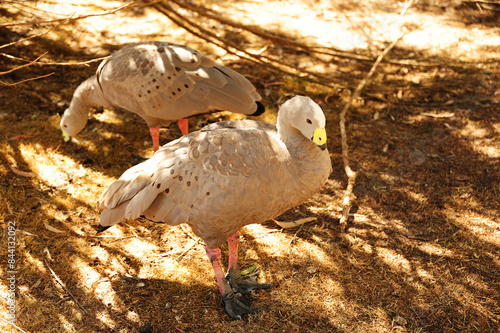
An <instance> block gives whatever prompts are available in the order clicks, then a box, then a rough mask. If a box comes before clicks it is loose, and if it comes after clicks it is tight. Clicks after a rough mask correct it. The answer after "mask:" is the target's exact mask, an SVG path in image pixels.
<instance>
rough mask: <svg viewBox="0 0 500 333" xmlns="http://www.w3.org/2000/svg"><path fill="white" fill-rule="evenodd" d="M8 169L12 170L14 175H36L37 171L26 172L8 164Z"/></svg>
mask: <svg viewBox="0 0 500 333" xmlns="http://www.w3.org/2000/svg"><path fill="white" fill-rule="evenodd" d="M10 169H11V170H12V172H14V173H15V174H16V175H19V176H23V177H38V173H36V172H26V171H21V170H19V169H17V168H14V167H13V166H12V165H11V166H10Z"/></svg>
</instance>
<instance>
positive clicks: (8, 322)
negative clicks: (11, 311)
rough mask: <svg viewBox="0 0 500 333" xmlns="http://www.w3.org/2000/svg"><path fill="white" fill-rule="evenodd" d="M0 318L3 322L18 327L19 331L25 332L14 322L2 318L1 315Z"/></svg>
mask: <svg viewBox="0 0 500 333" xmlns="http://www.w3.org/2000/svg"><path fill="white" fill-rule="evenodd" d="M0 319H2V320H3V321H4V322H6V323H7V324H9V325H11V326H12V327H14V328H16V329H18V330H19V331H20V332H23V333H26V331H25V330H23V329H22V328H20V327H18V326H17V325H16V324H14V323H11V322H10V321H8V320H6V319H4V318H2V317H0Z"/></svg>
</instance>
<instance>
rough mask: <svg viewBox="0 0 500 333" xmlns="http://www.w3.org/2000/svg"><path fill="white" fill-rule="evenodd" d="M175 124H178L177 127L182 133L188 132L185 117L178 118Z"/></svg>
mask: <svg viewBox="0 0 500 333" xmlns="http://www.w3.org/2000/svg"><path fill="white" fill-rule="evenodd" d="M177 126H179V129H180V130H181V133H182V135H186V134H188V133H189V123H188V121H187V119H185V118H183V119H179V120H178V121H177Z"/></svg>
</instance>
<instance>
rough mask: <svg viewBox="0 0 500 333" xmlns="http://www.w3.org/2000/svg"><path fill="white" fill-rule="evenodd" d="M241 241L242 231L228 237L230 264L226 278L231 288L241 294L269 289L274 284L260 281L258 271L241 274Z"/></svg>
mask: <svg viewBox="0 0 500 333" xmlns="http://www.w3.org/2000/svg"><path fill="white" fill-rule="evenodd" d="M239 241H240V232H239V231H237V232H236V233H234V234H233V235H232V236H230V237H229V238H228V239H227V243H228V245H229V264H228V270H227V275H226V279H227V281H228V282H229V285H230V286H231V288H232V289H233V290H234V291H235V292H237V293H240V294H249V293H250V292H252V290H254V289H267V288H269V287H270V286H272V284H271V283H258V282H257V278H258V276H259V273H258V272H255V273H253V274H249V275H245V276H241V272H240V269H239V267H238V243H239Z"/></svg>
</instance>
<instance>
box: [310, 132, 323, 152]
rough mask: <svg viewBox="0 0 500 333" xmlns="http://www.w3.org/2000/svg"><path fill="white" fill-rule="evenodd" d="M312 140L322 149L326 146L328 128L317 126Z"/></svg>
mask: <svg viewBox="0 0 500 333" xmlns="http://www.w3.org/2000/svg"><path fill="white" fill-rule="evenodd" d="M312 141H313V142H314V143H315V144H316V145H318V147H320V148H321V149H322V150H325V148H326V130H325V129H324V128H317V129H316V130H315V131H314V134H313V137H312Z"/></svg>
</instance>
